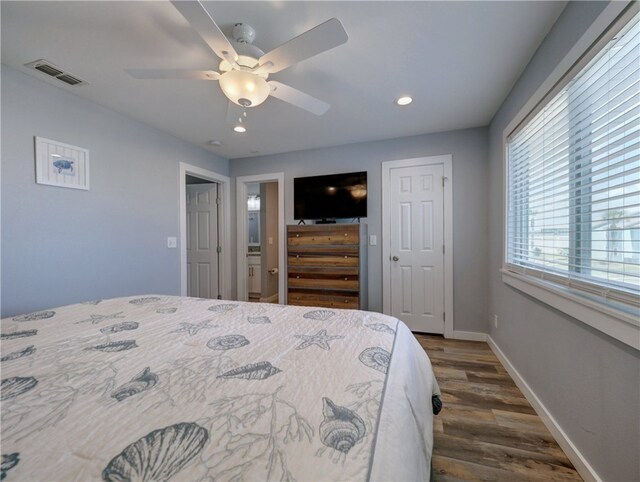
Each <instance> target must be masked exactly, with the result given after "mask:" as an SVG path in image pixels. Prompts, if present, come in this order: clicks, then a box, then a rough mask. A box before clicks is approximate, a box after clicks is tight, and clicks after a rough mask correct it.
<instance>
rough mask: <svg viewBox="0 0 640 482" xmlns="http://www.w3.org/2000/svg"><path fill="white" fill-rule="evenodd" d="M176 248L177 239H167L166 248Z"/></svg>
mask: <svg viewBox="0 0 640 482" xmlns="http://www.w3.org/2000/svg"><path fill="white" fill-rule="evenodd" d="M177 247H178V240H177V238H174V237H169V238H167V248H177Z"/></svg>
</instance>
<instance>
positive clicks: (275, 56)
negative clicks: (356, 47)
mask: <svg viewBox="0 0 640 482" xmlns="http://www.w3.org/2000/svg"><path fill="white" fill-rule="evenodd" d="M348 39H349V37H348V35H347V32H345V30H344V27H343V26H342V24H341V23H340V20H338V19H337V18H332V19H330V20H327V21H326V22H324V23H321V24H320V25H318V26H316V27H314V28H312V29H311V30H307V31H306V32H305V33H303V34H301V35H298V36H297V37H295V38H292V39H291V40H289V41H288V42H286V43H284V44H282V45H281V46H280V47H276V48H275V49H273V50H272V51H271V52H267V53H266V54H264V55H263V56H262V57H260V60H259V63H260V65H261V66H262V65H264V64H266V63H267V62H271V63H273V67H271V68H270V69H269V70H268V72H270V73H275V72H280V71H281V70H282V69H286V68H287V67H289V66H290V65H293V64H295V63H297V62H300V61H301V60H305V59H308V58H309V57H313V56H314V55H318V54H319V53H322V52H324V51H326V50H329V49H332V48H334V47H337V46H338V45H342V44H343V43H345V42H346V41H347V40H348Z"/></svg>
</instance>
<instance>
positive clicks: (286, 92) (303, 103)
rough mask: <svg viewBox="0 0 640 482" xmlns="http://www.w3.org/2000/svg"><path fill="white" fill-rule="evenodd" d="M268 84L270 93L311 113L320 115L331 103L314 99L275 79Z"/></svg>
mask: <svg viewBox="0 0 640 482" xmlns="http://www.w3.org/2000/svg"><path fill="white" fill-rule="evenodd" d="M269 86H270V87H271V95H272V96H273V97H275V98H276V99H280V100H283V101H285V102H288V103H289V104H292V105H295V106H296V107H300V108H301V109H304V110H306V111H309V112H311V113H312V114H315V115H322V114H324V113H325V112H327V111H328V110H329V107H331V105H329V104H327V103H326V102H323V101H321V100H319V99H316V98H315V97H312V96H310V95H309V94H305V93H304V92H300V91H299V90H298V89H294V88H293V87H289V86H288V85H285V84H282V83H280V82H276V81H275V80H272V81H270V82H269Z"/></svg>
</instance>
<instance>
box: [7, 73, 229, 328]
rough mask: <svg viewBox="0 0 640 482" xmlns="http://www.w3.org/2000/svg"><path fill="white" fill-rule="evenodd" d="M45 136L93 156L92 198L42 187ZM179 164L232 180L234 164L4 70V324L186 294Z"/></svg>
mask: <svg viewBox="0 0 640 482" xmlns="http://www.w3.org/2000/svg"><path fill="white" fill-rule="evenodd" d="M77 88H78V89H81V88H82V87H77ZM36 135H37V136H41V137H46V138H49V139H55V140H58V141H61V142H64V143H67V144H73V145H77V146H80V147H84V148H87V149H89V150H90V159H91V164H90V169H91V190H90V191H79V190H75V189H64V188H59V187H52V186H44V185H40V184H36V183H35V172H34V169H35V167H34V166H35V162H34V141H33V137H34V136H36ZM180 161H183V162H187V163H190V164H194V165H197V166H200V167H204V168H206V169H210V170H213V171H216V172H219V173H221V174H224V175H227V174H228V169H229V168H228V165H229V163H228V161H227V160H226V159H223V158H220V157H217V156H215V155H214V154H211V153H209V152H207V151H205V150H203V149H199V148H197V147H194V146H193V145H190V144H188V143H186V142H183V141H181V140H179V139H176V138H174V137H172V136H170V135H168V134H165V133H163V132H161V131H158V130H156V129H154V128H152V127H148V126H146V125H144V124H141V123H139V122H137V121H134V120H132V119H130V118H127V117H125V116H123V115H121V114H118V113H115V112H113V111H111V110H109V109H106V108H104V107H102V106H100V105H98V104H95V103H92V102H89V101H87V100H84V99H81V98H80V97H78V96H76V95H73V94H71V93H69V92H67V91H66V90H63V89H61V88H57V87H54V86H51V85H49V84H47V83H45V82H42V81H40V80H38V79H35V78H33V77H30V76H28V75H25V74H23V73H21V72H18V71H17V70H14V69H12V68H9V67H6V66H4V65H3V66H2V194H1V201H2V212H1V216H2V293H1V304H2V307H1V308H2V310H1V311H2V317H6V316H11V315H15V314H18V313H24V312H28V311H33V310H38V309H42V308H47V307H53V306H60V305H64V304H69V303H74V302H78V301H85V300H90V299H95V298H103V297H113V296H121V295H132V294H139V293H161V294H176V295H177V294H179V293H180V258H179V250H178V249H167V236H176V237H179V218H178V216H179V208H178V163H179V162H180Z"/></svg>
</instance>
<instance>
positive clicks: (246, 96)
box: [220, 70, 271, 107]
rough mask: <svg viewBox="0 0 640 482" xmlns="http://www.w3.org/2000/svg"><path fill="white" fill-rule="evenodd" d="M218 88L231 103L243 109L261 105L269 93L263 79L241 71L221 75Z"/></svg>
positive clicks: (269, 89)
mask: <svg viewBox="0 0 640 482" xmlns="http://www.w3.org/2000/svg"><path fill="white" fill-rule="evenodd" d="M220 88H221V89H222V92H224V95H226V96H227V98H228V99H229V100H230V101H231V102H233V103H234V104H237V105H240V106H243V107H255V106H256V105H260V104H262V103H263V102H264V101H265V100H266V99H267V97H269V92H270V91H271V88H270V87H269V84H268V83H267V81H266V80H265V79H263V78H262V77H260V76H258V75H256V74H253V73H251V72H245V71H243V70H230V71H229V72H225V73H224V74H222V75H221V76H220Z"/></svg>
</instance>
